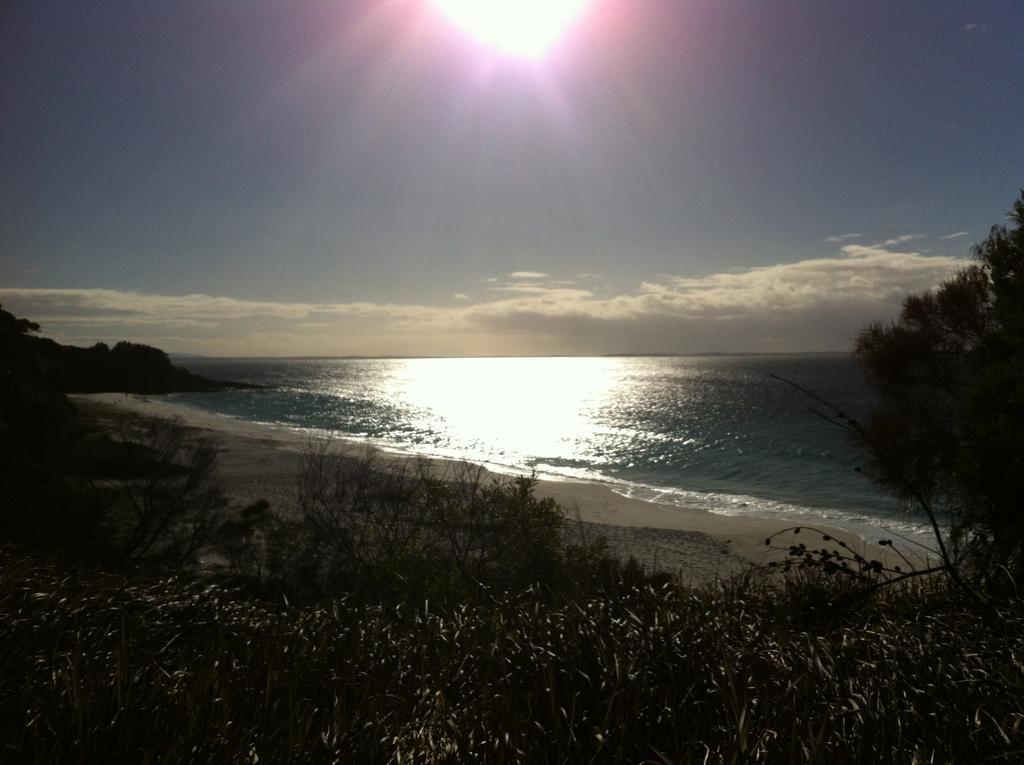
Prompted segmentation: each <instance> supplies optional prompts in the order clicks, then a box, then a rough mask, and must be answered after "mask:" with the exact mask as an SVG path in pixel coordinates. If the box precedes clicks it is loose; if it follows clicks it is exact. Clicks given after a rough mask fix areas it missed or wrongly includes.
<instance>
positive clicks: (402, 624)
mask: <svg viewBox="0 0 1024 765" xmlns="http://www.w3.org/2000/svg"><path fill="white" fill-rule="evenodd" d="M817 586H819V585H818V584H816V583H814V582H801V581H798V580H793V581H792V582H791V584H790V585H789V586H788V587H787V588H785V589H783V590H778V589H775V588H768V587H764V586H762V585H759V584H757V583H756V581H754V580H747V581H745V582H740V583H737V584H735V585H733V586H730V587H727V588H725V589H723V590H717V591H714V590H687V589H683V588H680V587H678V586H675V585H674V584H671V583H661V584H654V583H652V582H651V581H650V579H648V578H644V577H640V576H637V575H636V574H635V573H634V581H633V583H632V584H619V585H616V586H612V585H609V586H608V587H606V588H605V589H604V590H603V591H602V592H600V593H585V594H582V595H580V596H579V597H577V598H574V599H563V600H560V601H552V600H550V599H549V598H547V597H545V596H543V595H542V594H541V593H539V592H537V591H536V590H527V591H524V592H521V593H518V594H516V593H500V594H497V595H496V597H495V598H494V599H493V600H491V601H488V602H477V603H475V604H467V605H462V606H451V605H445V604H441V603H436V602H435V601H433V600H431V601H428V602H421V603H419V604H418V605H414V606H396V605H395V604H393V603H388V602H381V603H379V604H357V603H354V602H350V601H348V600H346V599H344V598H341V599H334V600H331V601H329V602H325V603H323V604H322V605H319V606H310V607H298V608H297V607H294V606H292V607H289V606H287V605H285V604H283V603H280V602H279V603H278V604H276V605H271V604H261V603H258V602H253V601H250V600H246V599H241V598H239V597H238V596H237V595H235V594H233V593H231V592H229V591H225V590H223V589H221V588H219V587H216V586H212V585H207V584H202V583H195V582H191V583H190V582H187V581H177V580H161V581H153V580H128V579H125V578H122V577H112V576H100V575H87V576H75V577H68V576H67V575H66V573H65V572H64V571H63V570H60V569H54V568H51V567H49V566H45V565H40V564H38V563H36V562H34V561H31V560H25V559H23V558H17V557H11V556H10V555H7V556H5V557H4V558H3V560H2V561H0V645H2V646H3V647H4V650H3V652H2V653H0V662H2V665H3V667H2V672H0V730H2V731H3V736H4V742H5V744H6V745H7V749H6V750H5V756H6V757H8V758H9V759H10V760H12V761H13V760H17V761H37V762H65V761H76V762H79V761H84V762H110V761H133V762H145V761H152V762H180V763H185V762H210V761H217V762H254V761H256V760H257V758H258V761H260V762H317V763H319V762H323V763H327V762H399V761H401V762H466V761H479V762H553V763H564V762H595V761H596V762H624V763H638V762H652V763H705V762H715V763H727V762H737V763H738V762H780V763H781V762H786V763H790V762H793V763H800V762H805V763H809V762H834V763H879V762H904V763H910V762H965V763H966V762H983V761H1003V762H1010V761H1019V757H1020V755H1021V753H1022V746H1024V742H1022V734H1021V730H1020V728H1021V724H1022V721H1024V716H1022V706H1021V697H1020V691H1021V688H1022V687H1024V667H1022V664H1021V662H1020V656H1021V655H1024V624H1022V623H1021V610H1020V608H1019V607H1018V605H1017V604H1010V605H1008V606H1007V607H1006V608H1005V609H1003V610H998V611H996V612H994V613H992V614H990V615H989V616H988V617H987V618H979V617H978V616H977V615H976V614H974V613H972V612H970V611H969V610H965V609H963V607H962V606H960V605H958V604H957V601H956V600H951V599H950V598H948V596H947V594H946V593H944V592H943V591H942V590H941V589H928V588H918V589H916V590H907V589H900V590H888V591H886V592H884V593H882V595H881V596H880V597H879V598H876V599H875V601H874V602H873V603H871V604H870V606H865V607H863V608H861V609H859V610H852V611H851V610H843V611H838V610H836V609H832V610H827V609H826V610H820V611H818V612H817V615H816V616H815V617H814V618H811V617H810V616H808V611H807V609H806V603H807V593H808V592H814V591H815V587H817ZM820 586H821V587H822V588H827V586H828V585H827V583H826V584H824V585H820Z"/></svg>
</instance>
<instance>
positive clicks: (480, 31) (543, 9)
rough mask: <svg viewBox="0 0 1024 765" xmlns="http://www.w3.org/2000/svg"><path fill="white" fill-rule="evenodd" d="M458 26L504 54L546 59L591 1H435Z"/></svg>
mask: <svg viewBox="0 0 1024 765" xmlns="http://www.w3.org/2000/svg"><path fill="white" fill-rule="evenodd" d="M433 2H434V4H435V5H436V6H438V7H439V8H440V9H441V10H442V11H444V12H445V13H446V14H447V15H448V16H449V17H450V18H451V19H452V20H453V21H454V22H455V23H456V24H458V25H459V26H460V27H462V29H464V30H465V31H466V32H468V33H469V34H471V35H473V36H474V37H476V38H477V39H478V40H480V41H482V42H484V43H487V44H488V45H491V46H493V47H495V48H497V49H498V50H500V51H502V52H503V53H507V54H509V55H514V56H522V57H525V58H537V57H539V56H542V55H543V54H544V53H545V52H546V51H547V50H548V49H549V48H550V47H551V46H552V45H553V44H554V43H555V41H556V40H558V38H559V37H560V36H561V35H562V33H563V32H564V31H565V30H566V28H567V27H568V26H569V24H571V23H572V21H573V20H574V19H575V18H576V17H577V16H579V14H580V13H581V12H582V11H583V9H584V7H585V6H586V5H587V3H588V2H589V0H433Z"/></svg>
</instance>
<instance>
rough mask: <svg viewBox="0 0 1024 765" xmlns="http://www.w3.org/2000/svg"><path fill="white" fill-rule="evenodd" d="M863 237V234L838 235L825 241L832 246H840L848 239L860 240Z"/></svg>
mask: <svg viewBox="0 0 1024 765" xmlns="http://www.w3.org/2000/svg"><path fill="white" fill-rule="evenodd" d="M861 236H862V234H836V235H835V236H829V237H826V238H825V241H826V242H829V243H831V244H839V243H841V242H845V241H846V240H848V239H860V237H861Z"/></svg>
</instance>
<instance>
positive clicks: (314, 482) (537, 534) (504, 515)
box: [227, 442, 603, 602]
mask: <svg viewBox="0 0 1024 765" xmlns="http://www.w3.org/2000/svg"><path fill="white" fill-rule="evenodd" d="M534 486H535V481H534V479H532V478H526V477H520V478H495V477H489V476H488V475H487V473H486V472H485V471H484V470H483V468H480V467H477V466H472V465H467V464H458V465H454V466H452V465H448V466H446V468H445V469H444V470H443V471H442V472H438V471H437V470H436V469H435V468H434V467H433V466H432V465H431V464H430V463H427V462H425V461H416V462H400V463H393V464H384V463H382V462H381V461H379V460H378V459H377V458H376V457H374V456H373V455H372V454H367V455H365V456H363V457H359V458H352V457H347V456H345V455H343V454H340V453H338V452H336V451H334V450H333V449H332V448H331V447H330V445H329V444H327V443H326V442H320V443H315V444H310V445H309V446H308V448H307V449H306V451H305V452H304V454H303V456H302V460H301V465H300V469H299V474H298V477H297V491H296V511H295V513H294V514H293V515H283V514H277V515H273V514H267V513H264V512H259V513H256V512H251V515H252V519H253V520H252V522H251V523H250V524H248V525H246V524H245V523H242V524H241V525H238V526H235V525H232V526H231V527H230V528H229V529H227V531H229V532H231V533H232V534H233V536H234V538H235V539H236V540H238V541H241V540H248V541H247V542H245V546H246V547H247V549H248V552H246V553H245V554H242V555H236V556H235V557H236V559H237V560H239V561H240V560H242V559H243V558H244V559H245V560H247V561H248V564H247V565H240V566H237V568H236V572H237V573H239V574H242V575H244V576H247V577H250V578H252V577H253V575H254V574H255V578H257V579H260V580H262V582H263V584H264V586H269V587H271V589H280V590H283V591H285V592H289V593H290V597H292V598H294V597H297V596H298V597H302V596H306V597H314V598H315V597H321V596H323V595H326V594H330V593H340V592H347V593H352V594H356V595H358V596H359V597H361V598H364V599H371V600H372V599H375V598H379V597H384V598H398V599H402V600H409V601H412V602H417V601H421V600H422V599H423V598H430V599H434V600H437V599H449V600H452V601H453V602H454V601H457V600H459V599H467V598H470V599H475V598H479V597H491V596H493V595H494V594H495V593H497V592H501V591H518V590H521V589H523V588H525V587H528V586H530V585H533V584H539V585H542V586H543V587H545V588H547V589H549V590H558V589H560V588H564V587H565V586H567V584H568V582H569V581H570V580H575V579H576V578H577V577H576V576H575V573H574V572H575V571H577V569H578V568H579V567H580V566H586V565H588V563H587V561H589V560H590V559H591V558H594V557H597V556H599V555H600V554H601V552H602V551H603V548H602V547H601V545H600V542H599V541H597V540H587V539H585V538H583V537H582V536H579V537H574V536H573V535H572V529H571V527H570V526H569V524H568V522H567V519H566V517H565V514H564V513H563V511H562V510H561V508H559V507H558V505H557V504H556V503H555V502H554V500H551V499H538V498H537V497H536V496H535V495H534V493H533V490H534ZM243 527H245V528H244V529H243ZM236 548H237V545H236ZM254 548H258V551H257V550H256V549H254ZM236 565H237V564H236Z"/></svg>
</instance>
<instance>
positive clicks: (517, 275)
mask: <svg viewBox="0 0 1024 765" xmlns="http://www.w3.org/2000/svg"><path fill="white" fill-rule="evenodd" d="M508 276H509V278H510V279H547V278H548V275H547V274H545V273H544V272H543V271H513V272H512V273H510V274H509V275H508Z"/></svg>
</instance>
